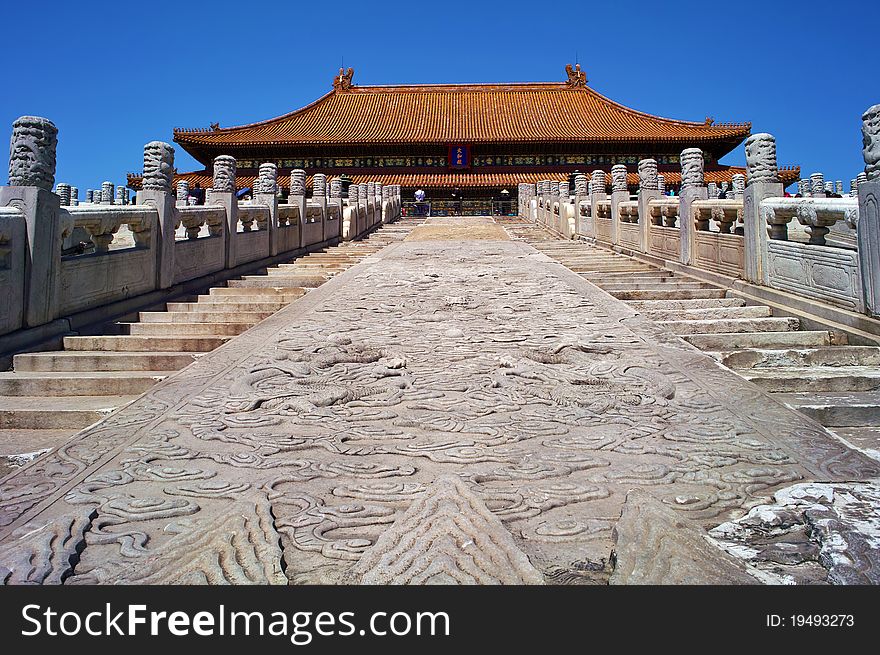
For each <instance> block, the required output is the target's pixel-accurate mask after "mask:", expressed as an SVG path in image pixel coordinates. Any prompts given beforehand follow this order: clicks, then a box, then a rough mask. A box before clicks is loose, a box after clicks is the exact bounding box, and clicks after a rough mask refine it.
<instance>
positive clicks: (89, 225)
mask: <svg viewBox="0 0 880 655" xmlns="http://www.w3.org/2000/svg"><path fill="white" fill-rule="evenodd" d="M65 214H66V215H67V216H68V217H69V219H68V222H67V225H66V226H65V228H64V230H65V231H67V230H69V229H74V228H81V229H83V230H84V231H85V232H86V233H87V234H88V235H89V237H90V239H91V241H92V243H94V245H95V247H94V251H93V252H88V253H86V254H81V255H68V256H65V257H62V259H61V262H60V267H59V278H60V286H59V290H58V311H59V312H60V314H61V315H65V314H73V313H76V312H78V311H82V310H85V309H88V308H90V307H96V306H100V305H104V304H108V303H111V302H115V301H119V300H123V299H125V298H130V297H132V296H137V295H140V294H143V293H148V292H150V291H153V290H154V289H156V285H157V265H158V257H157V254H156V243H157V242H156V238H157V233H158V231H157V227H158V225H157V224H158V219H159V214H158V212H157V211H156V209H155V208H154V207H150V206H146V205H144V206H140V205H138V206H133V205H95V204H91V205H84V206H78V207H68V208H66V211H65V210H62V211H61V213H60V216H61V217H62V219H63V218H64V216H65ZM123 225H127V226H128V227H129V229H130V230H131V232H132V234H133V236H134V247H132V248H124V249H121V250H112V251H111V249H110V245H111V243H112V242H113V238H114V235H115V234H116V233H117V232H118V231H119V228H120V227H121V226H123Z"/></svg>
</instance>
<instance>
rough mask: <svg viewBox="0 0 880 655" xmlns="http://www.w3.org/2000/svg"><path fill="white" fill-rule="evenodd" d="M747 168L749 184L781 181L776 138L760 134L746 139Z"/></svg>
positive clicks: (763, 133)
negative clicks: (777, 161) (777, 162)
mask: <svg viewBox="0 0 880 655" xmlns="http://www.w3.org/2000/svg"><path fill="white" fill-rule="evenodd" d="M746 167H747V169H748V172H749V184H754V183H755V182H774V183H775V182H778V181H779V169H778V167H777V165H776V138H775V137H774V136H773V135H772V134H767V133H766V132H760V133H758V134H753V135H752V136H750V137H749V138H748V139H746Z"/></svg>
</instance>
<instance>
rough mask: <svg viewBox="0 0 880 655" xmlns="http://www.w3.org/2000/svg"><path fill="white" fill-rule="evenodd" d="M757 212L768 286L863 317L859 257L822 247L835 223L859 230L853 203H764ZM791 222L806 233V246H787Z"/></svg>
mask: <svg viewBox="0 0 880 655" xmlns="http://www.w3.org/2000/svg"><path fill="white" fill-rule="evenodd" d="M760 210H761V215H762V217H763V219H764V221H765V222H766V224H767V233H768V235H769V237H770V238H769V240H768V241H767V244H766V247H767V265H766V267H765V268H764V283H765V284H766V285H768V286H770V287H774V288H777V289H781V290H783V291H789V292H791V293H795V294H798V295H800V296H804V297H807V298H814V299H816V300H820V301H822V302H824V303H827V304H830V305H836V306H838V307H843V308H844V309H849V310H852V311H857V312H863V311H865V298H864V291H863V283H862V280H861V275H862V265H861V262H860V260H859V252H858V251H857V250H852V249H847V248H839V247H833V246H829V245H827V244H826V241H825V236H826V235H827V234H828V232H829V229H830V228H831V227H832V226H833V225H834V224H835V223H837V222H843V223H845V224H846V225H847V226H849V227H850V228H852V229H855V228H856V227H857V225H858V199H857V198H818V197H813V198H767V199H765V200H764V201H763V202H761V206H760ZM793 219H797V221H798V222H799V223H800V224H801V225H803V226H804V227H805V228H806V229H807V232H808V234H809V242H808V243H799V242H796V241H790V240H788V225H789V223H790V222H791V221H792V220H793Z"/></svg>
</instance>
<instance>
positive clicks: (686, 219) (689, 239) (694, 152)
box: [679, 148, 709, 264]
mask: <svg viewBox="0 0 880 655" xmlns="http://www.w3.org/2000/svg"><path fill="white" fill-rule="evenodd" d="M679 160H680V162H681V194H680V196H679V216H680V219H679V232H680V235H681V263H682V264H689V263H690V261H691V244H692V243H693V241H694V232H695V231H696V227H695V225H694V217H693V215H692V213H693V212H692V211H691V207H692V205H693V203H694V201H695V200H706V199H707V198H708V195H709V194H708V190H707V189H706V186H705V174H704V160H703V151H702V150H700V149H699V148H685V149H684V150H682V152H681V157H680V158H679Z"/></svg>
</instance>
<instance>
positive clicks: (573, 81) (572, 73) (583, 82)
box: [565, 64, 587, 89]
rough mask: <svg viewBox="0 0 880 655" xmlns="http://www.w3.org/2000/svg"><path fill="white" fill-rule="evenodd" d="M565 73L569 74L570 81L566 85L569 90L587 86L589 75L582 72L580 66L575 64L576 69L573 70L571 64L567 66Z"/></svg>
mask: <svg viewBox="0 0 880 655" xmlns="http://www.w3.org/2000/svg"><path fill="white" fill-rule="evenodd" d="M565 72H566V73H567V74H568V79H567V80H566V81H565V83H566V85H568V87H569V88H571V89H575V88H578V87H586V86H587V74H586V73H585V72H584V71H582V70H581V65H580V64H575V65H574V68H572V66H571V64H566V65H565Z"/></svg>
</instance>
